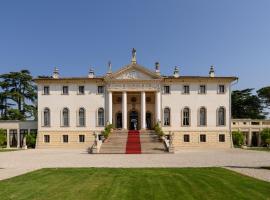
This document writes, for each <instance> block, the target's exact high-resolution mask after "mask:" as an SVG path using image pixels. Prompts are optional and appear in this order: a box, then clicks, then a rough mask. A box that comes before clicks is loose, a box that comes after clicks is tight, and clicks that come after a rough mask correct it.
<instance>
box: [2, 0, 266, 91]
mask: <svg viewBox="0 0 270 200" xmlns="http://www.w3.org/2000/svg"><path fill="white" fill-rule="evenodd" d="M133 47H134V48H136V49H137V60H138V63H139V64H141V65H143V66H145V67H148V68H150V69H154V63H155V62H156V61H159V62H160V65H161V71H162V74H172V72H173V68H174V66H176V65H177V66H180V73H181V74H183V75H208V71H209V68H210V65H214V66H215V70H216V74H217V75H225V76H231V75H233V76H239V78H240V80H239V83H238V84H237V85H236V86H235V89H244V88H247V87H251V88H256V89H259V88H260V87H263V86H266V85H270V81H269V74H270V0H87V1H86V0H85V1H83V0H74V1H70V0H62V1H61V0H46V1H41V0H40V1H38V0H23V1H22V0H17V1H15V0H1V1H0V73H6V72H9V71H16V70H21V69H29V70H30V71H31V72H32V74H33V75H34V76H37V75H51V73H52V71H53V68H54V67H55V66H57V67H59V69H60V74H61V76H86V75H87V73H88V70H89V67H90V66H92V67H94V69H95V73H96V74H98V75H103V74H104V73H106V71H107V63H108V61H109V60H111V61H112V66H113V70H117V69H119V68H120V67H122V66H124V65H126V64H128V63H130V59H131V49H132V48H133Z"/></svg>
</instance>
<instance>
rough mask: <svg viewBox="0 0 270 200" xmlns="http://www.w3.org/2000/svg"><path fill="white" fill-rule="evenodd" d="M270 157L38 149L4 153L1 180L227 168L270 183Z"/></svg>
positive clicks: (228, 153)
mask: <svg viewBox="0 0 270 200" xmlns="http://www.w3.org/2000/svg"><path fill="white" fill-rule="evenodd" d="M262 166H270V153H269V152H262V151H251V150H241V149H183V150H181V151H178V152H176V153H175V154H134V155H126V154H88V153H86V151H85V150H78V149H76V150H72V149H35V150H22V151H13V152H1V153H0V180H3V179H7V178H10V177H14V176H18V175H21V174H24V173H27V172H30V171H33V170H37V169H41V168H55V167H56V168H57V167H125V168H130V167H226V168H229V169H231V170H234V171H238V172H240V173H243V174H246V175H249V176H253V177H256V178H259V179H262V180H266V181H270V170H264V169H260V167H262Z"/></svg>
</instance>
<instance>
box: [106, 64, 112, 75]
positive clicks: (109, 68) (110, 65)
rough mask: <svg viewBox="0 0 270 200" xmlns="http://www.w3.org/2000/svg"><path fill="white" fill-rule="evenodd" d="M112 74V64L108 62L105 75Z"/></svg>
mask: <svg viewBox="0 0 270 200" xmlns="http://www.w3.org/2000/svg"><path fill="white" fill-rule="evenodd" d="M111 73H112V62H111V61H109V62H108V71H107V75H110V74H111Z"/></svg>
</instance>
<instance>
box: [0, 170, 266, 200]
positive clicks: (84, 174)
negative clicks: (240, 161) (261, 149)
mask: <svg viewBox="0 0 270 200" xmlns="http://www.w3.org/2000/svg"><path fill="white" fill-rule="evenodd" d="M0 199H1V200H5V199H16V200H20V199H27V200H29V199H31V200H33V199H44V200H45V199H46V200H49V199H53V200H57V199H61V200H69V199H72V200H80V199H93V200H98V199H109V200H120V199H134V200H139V199H147V200H152V199H162V200H164V199H169V200H174V199H184V200H187V199H200V200H202V199H215V200H216V199H226V200H229V199H230V200H231V199H252V200H255V199H270V183H267V182H263V181H259V180H256V179H253V178H249V177H246V176H242V175H239V174H237V173H235V172H231V171H229V170H226V169H222V168H176V169H174V168H169V169H165V168H164V169H161V168H158V169H153V168H151V169H110V168H74V169H70V168H68V169H42V170H38V171H35V172H31V173H28V174H26V175H22V176H18V177H15V178H12V179H9V180H4V181H0Z"/></svg>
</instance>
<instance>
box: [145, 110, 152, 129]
mask: <svg viewBox="0 0 270 200" xmlns="http://www.w3.org/2000/svg"><path fill="white" fill-rule="evenodd" d="M146 128H147V129H151V128H152V115H151V113H150V112H147V113H146Z"/></svg>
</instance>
